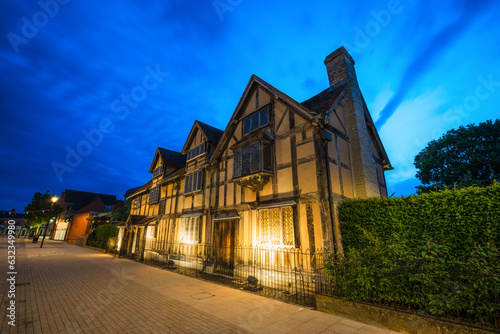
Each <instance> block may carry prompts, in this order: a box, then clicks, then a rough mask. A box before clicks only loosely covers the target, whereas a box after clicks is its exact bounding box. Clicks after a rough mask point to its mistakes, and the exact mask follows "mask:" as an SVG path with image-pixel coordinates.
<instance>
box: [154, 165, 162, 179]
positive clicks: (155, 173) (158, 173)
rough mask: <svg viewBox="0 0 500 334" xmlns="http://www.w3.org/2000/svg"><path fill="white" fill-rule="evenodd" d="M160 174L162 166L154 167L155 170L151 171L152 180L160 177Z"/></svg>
mask: <svg viewBox="0 0 500 334" xmlns="http://www.w3.org/2000/svg"><path fill="white" fill-rule="evenodd" d="M162 173H163V165H161V166H158V167H156V168H155V169H153V179H154V178H155V177H158V176H160V175H161V174H162Z"/></svg>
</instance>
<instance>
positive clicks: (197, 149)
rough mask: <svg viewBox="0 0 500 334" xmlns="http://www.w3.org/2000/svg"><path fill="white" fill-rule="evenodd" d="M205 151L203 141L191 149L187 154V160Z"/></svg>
mask: <svg viewBox="0 0 500 334" xmlns="http://www.w3.org/2000/svg"><path fill="white" fill-rule="evenodd" d="M203 153H205V143H203V144H200V145H198V146H196V147H194V148H193V149H191V150H190V151H189V152H188V154H187V160H191V159H193V158H195V157H197V156H199V155H201V154H203Z"/></svg>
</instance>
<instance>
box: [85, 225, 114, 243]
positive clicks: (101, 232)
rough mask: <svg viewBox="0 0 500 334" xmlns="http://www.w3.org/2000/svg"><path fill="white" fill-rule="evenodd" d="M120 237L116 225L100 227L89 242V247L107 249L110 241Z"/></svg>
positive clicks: (90, 237)
mask: <svg viewBox="0 0 500 334" xmlns="http://www.w3.org/2000/svg"><path fill="white" fill-rule="evenodd" d="M117 236H118V227H117V226H116V225H115V224H105V225H99V226H97V227H96V229H95V230H94V231H93V232H92V234H91V235H90V236H89V238H88V240H87V245H89V246H93V247H99V248H106V246H107V244H108V239H109V238H113V237H117Z"/></svg>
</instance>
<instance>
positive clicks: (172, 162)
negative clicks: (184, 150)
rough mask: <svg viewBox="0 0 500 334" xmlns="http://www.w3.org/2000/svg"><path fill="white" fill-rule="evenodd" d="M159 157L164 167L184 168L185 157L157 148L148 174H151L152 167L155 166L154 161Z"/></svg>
mask: <svg viewBox="0 0 500 334" xmlns="http://www.w3.org/2000/svg"><path fill="white" fill-rule="evenodd" d="M159 157H161V161H163V164H164V165H169V166H173V167H176V168H183V167H184V166H186V156H185V155H183V154H181V153H179V152H176V151H172V150H167V149H166V148H161V147H158V148H157V149H156V152H155V157H154V158H153V162H152V163H151V167H149V173H152V172H153V169H154V166H155V165H156V161H157V160H158V158H159Z"/></svg>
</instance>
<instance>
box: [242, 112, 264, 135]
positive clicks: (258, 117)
mask: <svg viewBox="0 0 500 334" xmlns="http://www.w3.org/2000/svg"><path fill="white" fill-rule="evenodd" d="M267 124H269V108H264V109H262V110H260V111H256V112H254V113H253V114H251V115H250V116H248V117H246V118H245V119H244V120H243V135H246V134H247V133H250V132H252V131H254V130H257V129H258V128H261V127H263V126H264V125H267Z"/></svg>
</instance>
